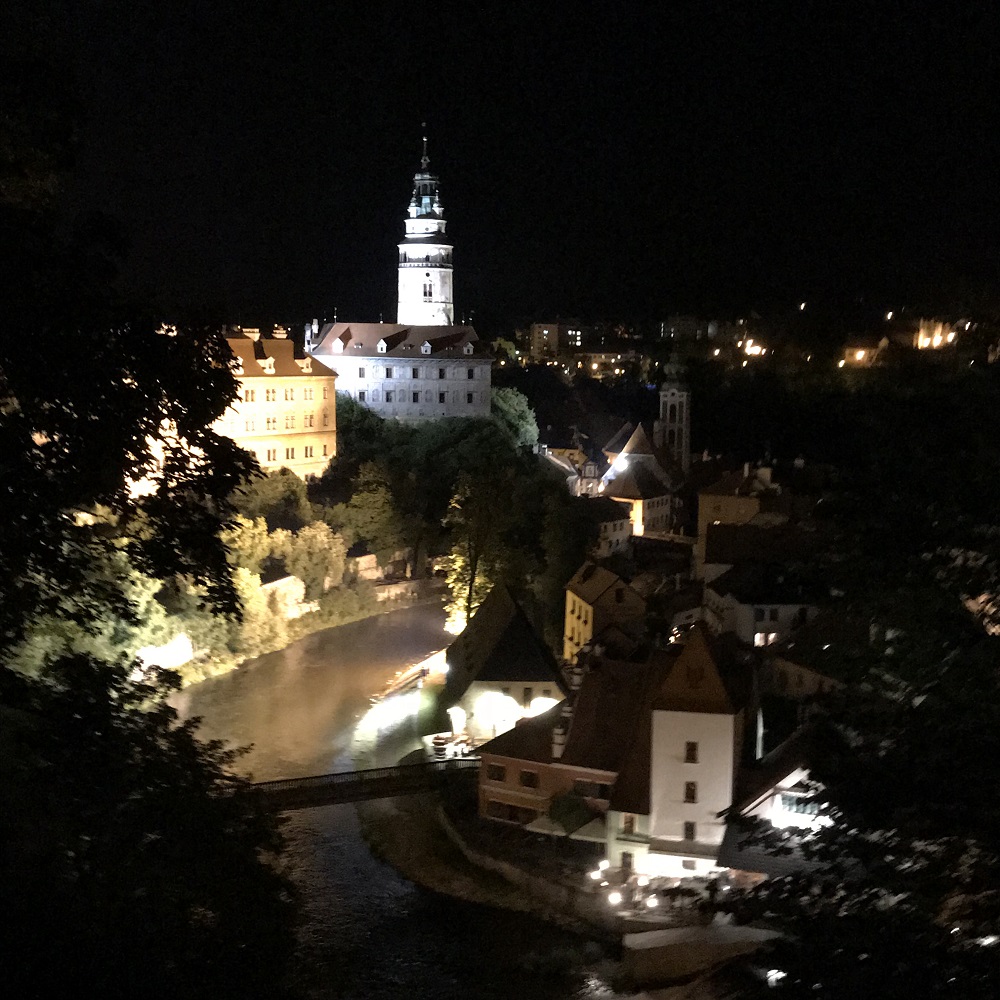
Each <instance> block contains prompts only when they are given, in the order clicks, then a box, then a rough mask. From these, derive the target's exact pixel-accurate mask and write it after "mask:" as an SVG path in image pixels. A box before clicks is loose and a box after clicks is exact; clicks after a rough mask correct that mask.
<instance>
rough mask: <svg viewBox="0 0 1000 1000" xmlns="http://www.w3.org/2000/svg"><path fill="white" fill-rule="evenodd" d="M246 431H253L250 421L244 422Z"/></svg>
mask: <svg viewBox="0 0 1000 1000" xmlns="http://www.w3.org/2000/svg"><path fill="white" fill-rule="evenodd" d="M246 429H247V430H248V431H252V430H253V421H252V420H248V421H247V422H246Z"/></svg>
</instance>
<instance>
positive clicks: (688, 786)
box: [684, 781, 698, 802]
mask: <svg viewBox="0 0 1000 1000" xmlns="http://www.w3.org/2000/svg"><path fill="white" fill-rule="evenodd" d="M684 801H685V802H697V801H698V782H697V781H685V782H684Z"/></svg>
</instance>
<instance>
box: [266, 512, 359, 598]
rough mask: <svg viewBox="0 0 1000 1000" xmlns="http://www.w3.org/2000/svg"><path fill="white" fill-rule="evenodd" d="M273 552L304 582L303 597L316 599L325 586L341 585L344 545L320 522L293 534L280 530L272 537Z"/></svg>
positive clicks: (340, 539)
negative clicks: (304, 591) (304, 590)
mask: <svg viewBox="0 0 1000 1000" xmlns="http://www.w3.org/2000/svg"><path fill="white" fill-rule="evenodd" d="M271 538H272V545H273V550H272V551H273V552H274V555H275V556H276V557H277V558H279V559H282V560H284V563H285V568H286V569H287V570H288V572H289V573H291V574H292V576H297V577H298V578H299V579H300V580H301V581H302V582H303V583H304V584H305V585H306V599H307V600H310V601H314V600H316V598H318V597H319V596H320V595H321V594H323V593H324V592H325V591H326V590H327V587H328V585H329V586H330V587H338V586H340V582H341V580H343V578H344V567H345V565H346V557H347V547H346V546H345V545H344V540H343V539H342V538H341V537H340V535H336V534H334V533H333V531H331V530H330V528H329V526H328V525H326V524H324V523H323V522H322V521H316V522H314V523H313V524H307V525H306V526H305V527H304V528H301V529H300V530H299V531H297V532H296V533H295V534H294V535H293V534H292V533H291V532H289V531H284V530H279V531H276V532H274V534H273V535H272V536H271Z"/></svg>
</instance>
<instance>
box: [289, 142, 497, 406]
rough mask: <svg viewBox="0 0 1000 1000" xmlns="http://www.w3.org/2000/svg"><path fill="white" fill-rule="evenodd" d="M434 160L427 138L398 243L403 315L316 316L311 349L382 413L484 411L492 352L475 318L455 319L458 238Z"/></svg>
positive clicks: (341, 385) (348, 389) (341, 386)
mask: <svg viewBox="0 0 1000 1000" xmlns="http://www.w3.org/2000/svg"><path fill="white" fill-rule="evenodd" d="M429 165H430V160H429V158H428V156H427V140H426V138H425V139H424V150H423V156H422V157H421V160H420V170H419V171H417V173H416V174H415V175H414V178H413V195H412V197H411V199H410V204H409V206H408V209H407V215H406V219H405V220H404V227H405V234H404V238H403V241H402V242H401V243H400V244H399V257H398V276H399V278H398V301H397V322H396V323H326V324H323V325H322V326H320V324H319V323H312V324H310V325H307V327H306V350H307V352H308V353H309V354H310V355H312V356H313V357H314V358H316V359H317V360H319V361H321V362H322V363H323V364H325V365H327V366H328V367H329V368H331V369H332V370H333V371H335V372H336V373H337V376H338V382H337V389H338V390H339V391H341V392H344V393H347V394H348V395H349V396H350V397H351V398H352V399H354V400H356V401H357V402H359V403H361V404H363V405H364V406H366V407H368V408H369V409H370V410H373V411H374V412H376V413H378V414H379V415H380V416H382V417H393V418H396V419H399V420H407V421H416V420H433V419H438V418H441V417H485V416H489V413H490V384H491V376H490V372H491V365H492V357H491V355H490V352H489V350H488V347H487V345H484V344H482V343H481V342H480V340H479V337H478V336H477V335H476V331H475V330H474V329H473V328H472V327H471V326H465V325H457V326H456V325H454V314H455V307H454V300H453V296H454V286H453V263H452V245H451V241H450V240H449V239H448V237H447V236H446V233H445V230H446V225H447V224H446V222H445V218H444V207H443V205H442V203H441V193H440V183H439V179H438V177H437V175H436V174H432V173H431V172H430V170H429Z"/></svg>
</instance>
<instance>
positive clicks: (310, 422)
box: [302, 413, 316, 427]
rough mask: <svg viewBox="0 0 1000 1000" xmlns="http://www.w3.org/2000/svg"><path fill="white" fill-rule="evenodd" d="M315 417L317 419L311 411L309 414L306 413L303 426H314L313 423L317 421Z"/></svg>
mask: <svg viewBox="0 0 1000 1000" xmlns="http://www.w3.org/2000/svg"><path fill="white" fill-rule="evenodd" d="M315 419H316V418H315V417H314V416H313V415H312V414H311V413H307V414H306V415H305V416H304V417H303V418H302V426H303V427H312V425H313V422H314V421H315Z"/></svg>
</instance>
